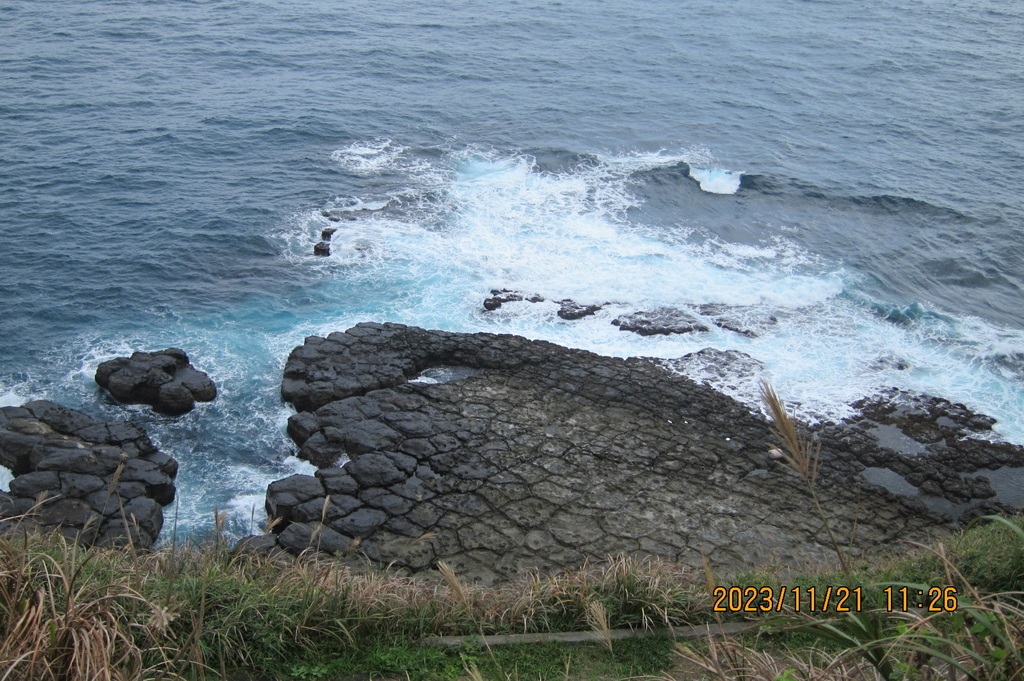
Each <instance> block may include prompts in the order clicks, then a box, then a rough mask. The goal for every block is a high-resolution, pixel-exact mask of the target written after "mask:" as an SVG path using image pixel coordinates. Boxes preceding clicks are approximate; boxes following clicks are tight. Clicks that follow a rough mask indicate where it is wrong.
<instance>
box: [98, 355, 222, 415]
mask: <svg viewBox="0 0 1024 681" xmlns="http://www.w3.org/2000/svg"><path fill="white" fill-rule="evenodd" d="M96 382H97V383H99V384H100V385H101V386H102V387H104V388H106V389H107V390H109V391H110V394H111V395H113V396H114V399H116V400H117V401H119V402H125V403H127V404H148V405H150V406H152V407H153V409H154V410H155V411H158V412H160V413H161V414H169V415H172V416H177V415H179V414H184V413H186V412H189V411H192V408H193V407H194V406H195V404H196V402H197V401H198V402H210V401H212V400H213V399H214V398H215V397H217V387H216V386H215V385H214V384H213V381H212V380H210V377H209V376H207V375H206V373H205V372H202V371H198V370H197V369H196V368H195V367H193V366H192V365H191V364H190V363H189V361H188V355H186V354H185V351H184V350H179V349H178V348H167V349H166V350H161V351H160V352H134V353H132V356H131V357H118V358H116V359H112V360H110V361H107V362H103V363H102V364H100V365H99V367H97V369H96Z"/></svg>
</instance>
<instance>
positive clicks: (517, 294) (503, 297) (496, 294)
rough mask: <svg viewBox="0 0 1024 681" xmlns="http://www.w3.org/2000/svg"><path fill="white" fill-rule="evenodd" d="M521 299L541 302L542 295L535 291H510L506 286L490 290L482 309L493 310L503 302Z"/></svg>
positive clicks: (513, 301) (542, 300)
mask: <svg viewBox="0 0 1024 681" xmlns="http://www.w3.org/2000/svg"><path fill="white" fill-rule="evenodd" d="M522 300H525V301H527V302H530V303H543V302H544V297H543V296H539V295H537V294H536V293H534V294H532V295H530V294H527V293H523V292H522V291H511V290H509V289H507V288H503V289H500V290H499V289H495V290H493V291H491V297H490V298H487V299H486V300H484V309H485V310H487V311H488V312H493V311H494V310H497V309H498V308H499V307H501V306H502V305H503V304H505V303H517V302H519V301H522Z"/></svg>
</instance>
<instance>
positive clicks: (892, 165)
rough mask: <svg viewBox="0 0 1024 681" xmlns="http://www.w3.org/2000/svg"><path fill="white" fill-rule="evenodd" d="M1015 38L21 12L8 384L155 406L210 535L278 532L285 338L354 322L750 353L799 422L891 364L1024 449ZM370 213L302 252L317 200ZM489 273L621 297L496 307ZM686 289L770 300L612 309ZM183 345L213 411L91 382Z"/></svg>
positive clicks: (779, 20)
mask: <svg viewBox="0 0 1024 681" xmlns="http://www.w3.org/2000/svg"><path fill="white" fill-rule="evenodd" d="M1022 28H1024V10H1021V9H1020V8H1017V7H1016V6H1014V5H1009V4H1007V3H997V2H977V3H972V4H970V5H969V6H968V5H964V4H958V3H952V2H940V1H931V2H924V1H922V2H904V3H899V4H898V6H895V5H894V4H893V3H883V2H866V3H859V4H857V5H856V6H853V5H849V6H846V5H842V4H840V3H833V2H813V1H796V0H766V2H763V3H758V4H757V5H756V6H749V7H743V8H742V9H737V8H735V7H731V6H725V5H722V4H721V3H711V2H686V3H670V2H664V1H658V2H654V1H650V2H639V3H631V4H630V5H629V6H628V7H626V6H623V7H615V6H610V5H608V4H606V3H593V2H584V1H582V0H573V1H568V2H561V3H528V2H507V3H501V4H500V5H495V6H487V7H483V6H479V5H454V4H451V3H449V4H444V5H442V4H441V3H422V2H419V3H411V2H410V3H405V2H393V1H392V2H389V1H384V2H374V3H368V2H354V3H345V4H344V6H338V4H337V3H327V2H312V1H305V2H302V1H300V2H292V3H287V4H283V3H270V2H174V3H171V2H148V3H136V2H106V1H91V2H80V3H74V4H73V5H68V4H67V3H34V2H17V1H15V2H4V1H2V0H0V235H2V239H3V242H2V243H3V248H2V249H0V290H2V298H0V300H2V303H0V305H2V306H0V402H2V403H3V404H15V403H20V402H22V401H24V400H27V399H35V398H49V399H54V400H57V401H60V402H62V403H65V404H67V405H69V406H73V407H76V408H79V409H83V410H85V411H87V412H89V413H90V414H93V415H95V416H103V417H105V418H124V417H131V418H135V419H137V420H140V421H141V422H142V423H143V425H145V426H146V427H147V428H148V429H149V430H150V432H151V433H152V435H153V437H154V439H156V440H157V441H158V442H159V444H160V445H161V447H162V448H163V449H164V450H165V451H167V452H168V453H170V454H172V455H174V456H176V457H178V458H179V460H180V461H181V463H182V473H181V477H180V480H179V482H180V495H179V496H180V504H179V508H178V509H177V517H178V520H177V522H178V526H179V529H180V531H182V532H192V533H201V532H202V531H203V530H204V529H205V528H207V527H209V526H210V524H211V523H212V513H213V510H214V509H215V508H218V509H228V510H230V511H231V515H230V518H231V525H232V528H233V530H234V531H236V532H244V531H246V530H247V529H248V527H249V526H250V524H258V523H259V515H260V509H259V507H260V506H261V505H262V494H263V491H264V490H265V486H266V484H267V483H268V482H269V481H271V480H274V479H276V478H279V477H282V476H283V475H286V474H288V473H290V472H292V471H294V470H300V469H301V467H302V464H301V463H300V462H297V461H295V460H294V459H290V458H288V457H289V455H290V454H292V453H293V448H292V446H291V445H290V443H289V441H288V440H287V438H286V436H285V435H284V423H285V420H286V419H287V416H288V414H289V413H290V410H289V408H288V407H286V406H285V405H283V404H281V402H280V399H279V396H278V387H279V380H280V372H281V369H282V367H283V363H284V359H285V357H286V356H287V353H288V352H289V351H290V349H291V348H292V347H294V346H295V345H298V344H300V343H301V342H302V338H303V337H304V336H305V335H308V334H310V333H325V332H329V331H332V330H338V329H343V328H347V326H349V325H351V324H353V323H356V322H358V321H364V320H369V319H372V320H390V321H400V322H404V323H410V324H418V325H422V326H428V327H436V328H446V329H451V330H459V331H478V330H490V331H505V332H511V333H520V334H523V335H526V336H529V337H533V338H546V339H550V340H553V341H556V342H559V343H563V344H566V345H572V346H576V347H584V348H588V349H591V350H595V351H598V352H603V353H606V354H613V355H620V356H629V355H650V356H659V357H678V356H681V355H682V354H685V353H687V352H692V351H695V350H699V349H701V348H704V347H709V346H714V347H719V348H722V349H729V348H734V349H739V350H742V351H744V352H747V353H749V354H751V355H752V356H754V357H755V358H757V359H758V360H760V361H762V362H763V363H764V365H765V371H766V375H767V377H768V378H770V379H771V380H772V381H773V383H774V384H775V385H776V387H777V388H778V389H779V391H780V392H781V393H782V394H783V395H785V396H786V397H787V398H788V399H790V400H792V401H793V402H794V403H795V404H796V405H797V407H798V408H799V410H800V411H801V413H802V414H803V415H804V416H806V417H808V418H812V419H813V418H835V417H839V416H842V415H843V414H845V413H847V412H848V407H847V405H848V404H849V403H850V402H852V401H853V400H856V399H857V398H859V397H862V396H864V395H867V394H871V393H872V392H874V391H876V390H878V389H879V388H881V387H884V386H889V385H895V386H898V387H902V388H907V389H912V390H920V391H926V392H929V393H932V394H936V395H940V396H943V397H947V398H949V399H953V400H956V401H962V402H965V403H967V404H968V405H970V406H972V407H974V408H976V409H979V410H981V411H985V412H987V413H989V414H991V415H993V416H995V417H997V418H998V419H999V423H998V424H997V430H998V432H999V434H1000V435H1002V436H1003V437H1006V438H1008V439H1010V440H1013V441H1015V442H1024V409H1022V406H1024V338H1022V328H1024V312H1022V308H1021V305H1020V300H1021V286H1022V281H1024V247H1022V226H1024V209H1022V205H1021V201H1020V198H1019V187H1020V186H1021V184H1022V182H1021V181H1022V179H1024V178H1022V176H1024V116H1022V113H1024V111H1022V109H1024V95H1022V93H1024V45H1022V42H1024V37H1022V36H1024V31H1022V30H1021V29H1022ZM358 208H373V209H382V210H379V211H376V212H370V213H359V215H360V217H359V219H358V220H356V221H353V222H347V221H346V222H342V223H337V225H336V226H339V227H340V230H339V232H338V233H337V234H336V235H335V237H334V253H333V254H332V256H331V257H329V258H315V257H313V256H312V246H313V244H314V243H315V242H316V241H317V240H318V235H319V232H320V230H321V229H323V228H324V227H326V226H328V225H330V224H333V223H329V222H328V221H327V220H326V219H325V218H324V217H323V216H322V215H321V214H320V212H321V211H322V210H345V209H358ZM492 288H521V289H524V290H528V291H530V292H538V293H541V294H543V295H544V296H546V297H547V298H549V299H555V300H557V299H561V298H573V299H575V300H577V301H579V302H581V303H605V302H610V303H612V304H611V305H609V306H608V307H607V308H606V309H605V310H604V311H603V312H602V313H600V314H599V315H598V316H596V317H592V318H587V319H584V320H580V321H577V322H571V323H570V322H565V321H563V320H560V319H559V318H558V317H557V316H556V315H555V310H556V309H557V308H556V306H554V305H553V304H551V303H538V304H529V303H521V304H511V305H506V306H503V307H502V308H501V310H500V311H498V313H484V312H483V311H482V308H481V301H482V300H483V298H485V297H486V296H487V295H488V293H489V291H490V290H491V289H492ZM700 303H724V304H728V305H734V306H743V307H744V308H745V309H746V310H747V312H748V313H749V314H751V315H754V316H757V315H761V316H767V315H774V316H775V317H777V319H778V320H779V321H778V323H777V324H776V325H774V326H772V327H770V328H768V329H766V330H765V332H764V333H763V334H762V335H761V336H760V337H759V338H753V339H751V338H746V337H743V336H739V335H737V334H734V333H730V332H727V331H722V330H715V331H713V332H709V333H707V334H698V335H695V336H693V337H682V336H680V337H672V338H668V337H657V338H641V337H639V336H636V335H634V334H629V333H623V332H620V331H618V330H617V329H616V328H615V327H613V326H611V325H610V324H609V321H610V319H611V318H613V317H614V316H615V315H617V314H620V313H624V312H632V311H634V310H636V309H645V308H647V309H649V308H650V307H654V306H660V305H669V306H672V305H685V304H700ZM169 345H175V346H179V347H182V348H184V349H186V350H187V351H188V352H189V353H190V355H191V356H192V357H193V360H194V361H195V363H196V365H197V366H199V367H200V368H202V369H204V370H206V371H208V372H209V373H210V374H211V375H212V376H213V377H214V379H215V380H216V381H217V383H218V386H219V387H220V388H221V395H220V397H218V400H217V401H216V402H215V403H213V404H211V405H204V406H201V407H200V408H199V409H197V410H196V411H195V412H193V413H192V414H190V415H189V416H186V417H184V418H182V419H179V420H168V419H164V418H162V417H156V416H153V415H151V414H149V413H148V411H146V410H144V409H139V408H134V407H129V408H125V407H121V406H118V405H116V404H114V403H113V402H111V401H110V400H109V399H108V398H107V397H106V396H104V395H103V394H102V393H101V392H100V391H99V390H98V389H97V388H96V386H95V384H94V382H93V381H92V373H93V371H94V370H95V366H96V364H97V363H98V362H100V361H102V360H103V359H107V358H109V357H112V356H115V355H118V354H123V353H126V352H129V351H130V350H133V349H145V350H152V349H158V348H163V347H167V346H169ZM901 363H902V364H901ZM900 365H906V366H908V367H909V368H907V369H905V370H899V369H897V368H896V367H897V366H900ZM749 388H750V386H749V384H742V382H741V383H739V384H736V385H733V386H732V387H731V388H730V389H731V390H732V392H733V393H734V394H735V395H736V396H737V397H739V398H740V399H745V400H748V401H752V399H753V398H752V395H751V394H750V390H749ZM254 505H255V506H256V509H255V510H253V507H254ZM173 515H174V511H168V516H169V522H173V519H171V518H170V516H173Z"/></svg>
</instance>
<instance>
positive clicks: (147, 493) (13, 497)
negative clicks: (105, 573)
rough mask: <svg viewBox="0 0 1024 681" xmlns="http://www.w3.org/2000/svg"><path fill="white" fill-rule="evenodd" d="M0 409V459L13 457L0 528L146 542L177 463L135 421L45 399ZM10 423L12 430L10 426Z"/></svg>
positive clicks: (159, 519) (158, 522) (92, 540)
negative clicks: (100, 416) (101, 418)
mask: <svg viewBox="0 0 1024 681" xmlns="http://www.w3.org/2000/svg"><path fill="white" fill-rule="evenodd" d="M0 413H2V414H3V415H4V417H5V418H3V419H0V463H2V464H4V465H7V464H9V463H13V464H14V465H13V466H9V467H10V468H12V471H13V473H14V475H15V477H14V479H13V480H12V481H11V485H10V493H9V494H4V495H2V496H0V531H5V532H6V531H18V532H24V531H32V530H39V531H45V532H49V531H53V530H56V531H59V532H60V533H61V534H63V535H64V536H65V537H67V538H68V539H74V540H77V541H81V542H83V543H86V544H97V545H102V546H119V545H129V544H130V545H132V546H134V547H136V548H142V549H144V548H148V547H150V546H152V544H153V542H154V541H156V538H157V535H158V534H159V533H160V528H161V526H162V525H163V511H162V509H161V506H165V505H167V504H169V503H171V502H172V501H173V500H174V493H175V490H174V481H173V479H174V475H175V473H176V472H177V468H178V464H177V462H176V461H175V460H174V459H172V458H171V457H169V456H167V455H166V454H163V453H161V452H159V451H157V450H156V448H155V447H153V444H152V442H150V441H149V438H148V437H147V436H146V433H145V431H144V430H142V429H141V428H138V427H135V426H130V425H129V424H123V423H101V422H98V421H96V420H94V419H93V418H92V417H90V416H89V415H87V414H84V413H82V412H80V411H75V410H73V409H67V408H66V407H62V406H60V405H58V404H54V403H52V402H46V401H38V402H30V403H28V404H26V405H25V407H24V408H21V409H16V408H13V407H4V408H3V409H2V410H0ZM12 429H13V430H12Z"/></svg>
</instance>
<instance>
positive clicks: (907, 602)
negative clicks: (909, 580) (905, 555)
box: [711, 585, 958, 613]
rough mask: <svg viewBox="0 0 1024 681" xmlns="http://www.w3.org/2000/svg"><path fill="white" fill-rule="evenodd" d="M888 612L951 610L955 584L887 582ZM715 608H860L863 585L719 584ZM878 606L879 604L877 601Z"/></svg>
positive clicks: (954, 603)
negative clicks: (892, 584)
mask: <svg viewBox="0 0 1024 681" xmlns="http://www.w3.org/2000/svg"><path fill="white" fill-rule="evenodd" d="M881 593H882V596H883V597H884V601H885V602H884V608H885V610H886V611H888V612H908V611H912V610H917V611H920V612H953V611H955V610H956V609H957V607H958V603H957V590H956V587H952V586H946V587H939V586H932V587H928V586H916V585H903V586H887V587H885V588H884V589H882V590H881ZM711 595H712V598H713V600H714V604H713V606H712V610H713V611H714V612H783V610H784V609H788V610H790V611H793V612H805V613H810V612H861V611H862V610H863V609H864V588H863V587H859V586H857V587H848V586H777V587H773V586H761V587H757V586H746V587H743V586H729V587H726V586H718V587H715V589H714V590H713V591H712V593H711ZM879 605H880V606H881V605H882V604H879Z"/></svg>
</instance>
